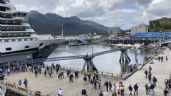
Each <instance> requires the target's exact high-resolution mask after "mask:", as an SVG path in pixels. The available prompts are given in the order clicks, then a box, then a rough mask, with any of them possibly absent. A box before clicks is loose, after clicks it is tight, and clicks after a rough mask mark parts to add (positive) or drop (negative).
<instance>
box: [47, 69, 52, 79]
mask: <svg viewBox="0 0 171 96" xmlns="http://www.w3.org/2000/svg"><path fill="white" fill-rule="evenodd" d="M48 74H49V77H50V78H51V77H52V73H51V71H50V70H49V71H48Z"/></svg>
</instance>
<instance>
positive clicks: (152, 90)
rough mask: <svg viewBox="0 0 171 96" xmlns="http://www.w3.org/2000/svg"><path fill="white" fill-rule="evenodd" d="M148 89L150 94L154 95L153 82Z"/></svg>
mask: <svg viewBox="0 0 171 96" xmlns="http://www.w3.org/2000/svg"><path fill="white" fill-rule="evenodd" d="M150 90H151V92H152V94H153V95H155V94H154V93H155V92H154V84H151V86H150Z"/></svg>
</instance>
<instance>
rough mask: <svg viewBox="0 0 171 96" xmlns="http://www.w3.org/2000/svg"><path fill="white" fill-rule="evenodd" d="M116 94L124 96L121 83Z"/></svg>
mask: <svg viewBox="0 0 171 96" xmlns="http://www.w3.org/2000/svg"><path fill="white" fill-rule="evenodd" d="M118 94H121V96H124V85H123V83H122V82H119V87H118Z"/></svg>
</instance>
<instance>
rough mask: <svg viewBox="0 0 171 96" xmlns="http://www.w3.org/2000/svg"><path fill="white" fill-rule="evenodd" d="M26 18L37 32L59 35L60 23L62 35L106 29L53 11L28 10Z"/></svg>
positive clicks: (106, 28)
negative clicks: (45, 12) (44, 12)
mask: <svg viewBox="0 0 171 96" xmlns="http://www.w3.org/2000/svg"><path fill="white" fill-rule="evenodd" d="M27 18H28V22H29V24H30V25H31V26H32V28H33V29H34V30H35V31H36V33H38V34H53V35H59V34H61V30H62V24H63V27H64V35H73V34H74V35H77V34H86V33H95V32H96V33H98V32H107V31H108V27H105V26H103V25H100V24H98V23H95V22H92V21H85V20H81V19H80V18H78V17H76V16H73V17H62V16H59V15H57V14H54V13H47V14H41V13H39V12H37V11H30V12H29V13H28V15H27ZM117 30H118V29H117Z"/></svg>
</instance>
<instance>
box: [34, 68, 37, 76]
mask: <svg viewBox="0 0 171 96" xmlns="http://www.w3.org/2000/svg"><path fill="white" fill-rule="evenodd" d="M34 74H35V76H36V77H37V74H38V69H35V70H34Z"/></svg>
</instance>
